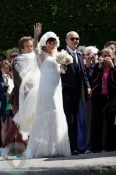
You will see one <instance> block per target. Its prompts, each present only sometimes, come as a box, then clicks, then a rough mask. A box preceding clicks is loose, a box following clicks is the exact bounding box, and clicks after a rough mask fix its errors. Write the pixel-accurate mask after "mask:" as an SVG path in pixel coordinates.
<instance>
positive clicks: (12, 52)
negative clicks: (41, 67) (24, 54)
mask: <svg viewBox="0 0 116 175" xmlns="http://www.w3.org/2000/svg"><path fill="white" fill-rule="evenodd" d="M19 54H20V51H19V49H18V48H16V47H14V48H12V49H11V50H10V51H9V53H8V56H7V59H8V61H9V62H10V63H11V64H12V62H13V59H14V58H15V57H16V56H17V55H19Z"/></svg>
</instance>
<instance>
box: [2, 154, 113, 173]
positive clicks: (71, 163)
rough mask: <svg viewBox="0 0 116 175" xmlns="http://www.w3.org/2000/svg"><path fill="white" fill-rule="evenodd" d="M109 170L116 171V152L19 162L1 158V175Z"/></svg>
mask: <svg viewBox="0 0 116 175" xmlns="http://www.w3.org/2000/svg"><path fill="white" fill-rule="evenodd" d="M108 169H114V170H116V152H102V153H89V154H80V155H77V156H71V157H56V158H55V157H54V158H41V159H30V160H22V158H20V157H19V158H18V160H17V159H16V157H13V156H12V157H9V160H3V158H2V157H0V175H8V174H16V175H18V174H28V175H31V174H33V175H99V174H101V173H102V172H103V171H104V170H108ZM115 172H116V171H115ZM115 174H116V173H114V174H112V175H115Z"/></svg>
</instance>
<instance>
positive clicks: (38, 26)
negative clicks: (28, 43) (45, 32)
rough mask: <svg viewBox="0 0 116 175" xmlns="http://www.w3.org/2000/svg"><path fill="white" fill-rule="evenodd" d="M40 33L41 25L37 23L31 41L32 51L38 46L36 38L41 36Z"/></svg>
mask: <svg viewBox="0 0 116 175" xmlns="http://www.w3.org/2000/svg"><path fill="white" fill-rule="evenodd" d="M41 31H42V24H41V23H39V22H38V23H36V24H35V25H34V39H33V48H34V49H35V48H36V47H37V45H38V38H39V36H40V34H41Z"/></svg>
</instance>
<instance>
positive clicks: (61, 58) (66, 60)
mask: <svg viewBox="0 0 116 175" xmlns="http://www.w3.org/2000/svg"><path fill="white" fill-rule="evenodd" d="M56 61H57V63H59V64H61V65H66V66H67V65H68V64H71V63H73V58H72V56H71V55H69V54H68V52H67V51H66V50H61V52H57V54H56Z"/></svg>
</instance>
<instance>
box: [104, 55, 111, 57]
mask: <svg viewBox="0 0 116 175" xmlns="http://www.w3.org/2000/svg"><path fill="white" fill-rule="evenodd" d="M103 56H104V57H111V55H103Z"/></svg>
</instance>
